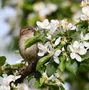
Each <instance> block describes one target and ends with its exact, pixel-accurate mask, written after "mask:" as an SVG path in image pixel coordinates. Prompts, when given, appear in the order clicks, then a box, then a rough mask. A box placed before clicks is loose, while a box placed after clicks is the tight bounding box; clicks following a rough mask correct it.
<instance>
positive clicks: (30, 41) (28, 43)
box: [25, 34, 44, 48]
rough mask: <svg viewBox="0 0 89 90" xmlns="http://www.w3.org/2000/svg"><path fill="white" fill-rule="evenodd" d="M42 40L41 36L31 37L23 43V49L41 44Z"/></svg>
mask: <svg viewBox="0 0 89 90" xmlns="http://www.w3.org/2000/svg"><path fill="white" fill-rule="evenodd" d="M43 40H44V37H43V36H41V35H40V34H38V35H36V36H33V37H32V38H29V39H27V40H26V42H25V48H28V47H30V46H31V45H33V44H35V43H37V42H42V41H43Z"/></svg>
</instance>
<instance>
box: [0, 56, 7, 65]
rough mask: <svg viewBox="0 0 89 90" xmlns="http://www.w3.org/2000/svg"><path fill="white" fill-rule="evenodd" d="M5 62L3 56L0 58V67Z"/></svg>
mask: <svg viewBox="0 0 89 90" xmlns="http://www.w3.org/2000/svg"><path fill="white" fill-rule="evenodd" d="M5 62H6V57H5V56H0V66H3V65H4V64H5Z"/></svg>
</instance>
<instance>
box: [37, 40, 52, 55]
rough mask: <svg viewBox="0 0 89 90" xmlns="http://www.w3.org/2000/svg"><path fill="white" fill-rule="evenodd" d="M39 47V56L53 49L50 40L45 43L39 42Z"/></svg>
mask: <svg viewBox="0 0 89 90" xmlns="http://www.w3.org/2000/svg"><path fill="white" fill-rule="evenodd" d="M38 49H39V52H38V56H44V54H45V53H47V52H48V53H50V52H51V51H52V50H53V48H52V45H51V44H50V42H46V43H45V44H44V45H43V44H41V43H39V44H38Z"/></svg>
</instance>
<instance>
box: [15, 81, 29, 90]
mask: <svg viewBox="0 0 89 90" xmlns="http://www.w3.org/2000/svg"><path fill="white" fill-rule="evenodd" d="M16 88H17V90H30V89H29V85H28V80H24V82H23V83H22V84H18V85H17V87H16Z"/></svg>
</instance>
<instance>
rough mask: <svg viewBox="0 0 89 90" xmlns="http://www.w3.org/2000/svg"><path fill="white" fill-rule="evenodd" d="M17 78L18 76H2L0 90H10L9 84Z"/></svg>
mask: <svg viewBox="0 0 89 90" xmlns="http://www.w3.org/2000/svg"><path fill="white" fill-rule="evenodd" d="M18 78H20V76H14V75H9V76H7V74H3V77H0V90H10V86H9V84H10V82H11V81H15V80H16V79H18Z"/></svg>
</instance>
